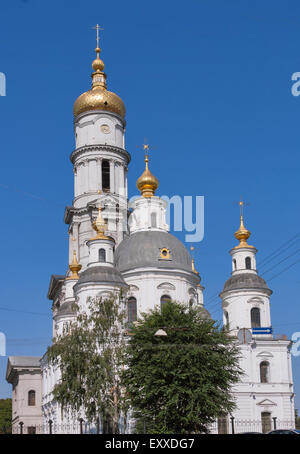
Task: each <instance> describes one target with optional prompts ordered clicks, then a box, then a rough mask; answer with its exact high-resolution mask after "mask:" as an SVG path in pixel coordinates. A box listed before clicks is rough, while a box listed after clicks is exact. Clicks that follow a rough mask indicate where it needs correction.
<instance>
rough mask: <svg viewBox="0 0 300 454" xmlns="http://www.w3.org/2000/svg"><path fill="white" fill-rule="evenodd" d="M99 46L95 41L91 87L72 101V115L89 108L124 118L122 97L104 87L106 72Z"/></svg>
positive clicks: (75, 115) (89, 109)
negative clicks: (95, 55)
mask: <svg viewBox="0 0 300 454" xmlns="http://www.w3.org/2000/svg"><path fill="white" fill-rule="evenodd" d="M100 50H101V49H100V47H99V45H98V43H97V47H96V49H95V51H96V54H97V57H96V59H95V60H94V61H93V63H92V68H93V70H94V72H93V73H92V89H91V90H89V91H86V92H85V93H82V95H80V96H79V97H78V98H77V99H76V101H75V103H74V108H73V112H74V117H77V116H78V115H79V114H81V113H83V112H88V111H91V110H106V111H109V112H114V113H116V114H118V115H120V117H122V118H123V119H124V118H125V112H126V110H125V105H124V103H123V101H122V99H121V98H120V97H119V96H118V95H116V94H115V93H113V92H111V91H108V90H107V89H106V74H105V73H104V72H103V70H104V63H103V61H102V60H101V59H100V57H99V54H100Z"/></svg>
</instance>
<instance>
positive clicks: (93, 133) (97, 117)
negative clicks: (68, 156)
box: [74, 111, 125, 148]
mask: <svg viewBox="0 0 300 454" xmlns="http://www.w3.org/2000/svg"><path fill="white" fill-rule="evenodd" d="M74 132H75V142H76V148H80V147H84V146H85V145H94V144H107V145H113V146H116V147H119V148H125V124H124V121H123V120H122V119H121V118H120V117H119V116H118V115H117V114H114V113H112V112H106V111H103V112H91V113H87V114H86V113H85V114H84V115H80V116H78V117H77V119H76V121H75V124H74Z"/></svg>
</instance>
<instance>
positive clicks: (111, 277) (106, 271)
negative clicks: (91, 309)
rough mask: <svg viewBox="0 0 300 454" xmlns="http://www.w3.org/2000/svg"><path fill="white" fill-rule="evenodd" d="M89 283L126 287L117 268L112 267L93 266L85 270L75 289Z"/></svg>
mask: <svg viewBox="0 0 300 454" xmlns="http://www.w3.org/2000/svg"><path fill="white" fill-rule="evenodd" d="M87 283H91V284H94V283H97V284H100V283H103V284H107V283H109V284H114V285H118V286H126V285H127V284H126V283H125V281H124V279H123V277H122V275H121V273H120V272H119V271H118V270H116V268H114V267H111V266H102V265H99V266H92V267H88V268H87V269H86V270H84V271H83V272H82V273H81V275H80V278H79V279H78V281H77V283H76V284H75V285H74V288H75V287H77V286H78V285H80V284H87Z"/></svg>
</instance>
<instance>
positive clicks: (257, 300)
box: [247, 296, 264, 304]
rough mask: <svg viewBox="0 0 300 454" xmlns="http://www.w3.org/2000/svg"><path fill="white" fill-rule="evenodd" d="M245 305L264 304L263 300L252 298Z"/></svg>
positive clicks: (256, 297)
mask: <svg viewBox="0 0 300 454" xmlns="http://www.w3.org/2000/svg"><path fill="white" fill-rule="evenodd" d="M247 303H250V304H264V302H263V300H262V299H261V298H259V297H258V296H254V297H253V298H250V299H249V300H248V301H247Z"/></svg>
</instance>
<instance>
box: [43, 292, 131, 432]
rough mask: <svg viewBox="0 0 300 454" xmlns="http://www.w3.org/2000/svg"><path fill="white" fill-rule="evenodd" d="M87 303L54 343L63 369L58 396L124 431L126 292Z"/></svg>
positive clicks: (52, 356) (55, 360)
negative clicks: (122, 415) (121, 415)
mask: <svg viewBox="0 0 300 454" xmlns="http://www.w3.org/2000/svg"><path fill="white" fill-rule="evenodd" d="M87 304H88V309H87V311H86V312H78V315H77V317H76V321H74V322H73V323H71V324H69V325H68V326H66V327H65V328H64V331H63V333H62V335H60V336H58V337H57V338H56V339H55V340H54V343H53V345H52V346H51V347H49V348H48V358H49V362H50V363H51V364H53V365H54V366H56V367H59V368H60V371H61V380H60V381H59V383H58V384H56V385H55V387H54V391H53V394H54V399H55V400H56V401H57V402H58V403H59V404H60V405H61V407H62V410H66V411H70V412H71V413H72V414H73V415H76V414H77V415H78V414H79V412H80V411H83V412H84V414H85V417H86V419H87V421H88V422H95V421H97V419H98V417H99V415H101V416H102V421H103V422H104V424H106V426H107V427H109V429H108V428H106V430H111V431H112V432H113V433H118V422H119V417H120V413H121V412H123V413H124V414H126V410H127V405H126V402H127V400H126V397H125V393H124V391H123V388H122V385H121V382H120V373H121V368H122V367H123V364H124V348H125V337H124V326H125V325H124V323H125V310H124V309H122V308H124V303H123V296H122V294H121V293H118V294H117V293H115V294H111V296H109V297H107V298H93V299H91V298H89V299H88V301H87ZM77 309H78V307H77Z"/></svg>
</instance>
